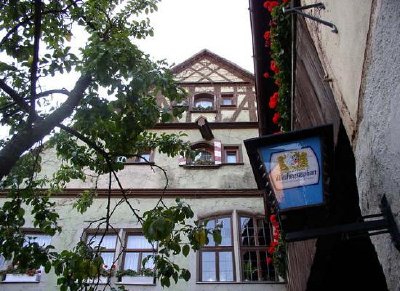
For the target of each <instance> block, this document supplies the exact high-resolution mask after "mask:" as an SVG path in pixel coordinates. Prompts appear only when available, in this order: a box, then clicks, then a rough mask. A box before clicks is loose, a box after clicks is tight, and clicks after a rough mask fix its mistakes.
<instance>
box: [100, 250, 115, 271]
mask: <svg viewBox="0 0 400 291" xmlns="http://www.w3.org/2000/svg"><path fill="white" fill-rule="evenodd" d="M100 256H101V257H102V258H103V262H104V265H106V266H107V267H105V268H106V269H108V268H111V266H112V264H113V262H114V253H101V254H100Z"/></svg>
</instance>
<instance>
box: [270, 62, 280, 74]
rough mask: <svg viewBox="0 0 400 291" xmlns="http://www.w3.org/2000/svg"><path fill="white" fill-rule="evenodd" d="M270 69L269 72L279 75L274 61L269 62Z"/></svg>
mask: <svg viewBox="0 0 400 291" xmlns="http://www.w3.org/2000/svg"><path fill="white" fill-rule="evenodd" d="M270 68H271V71H272V72H274V73H275V74H278V73H279V68H278V66H277V64H276V63H275V61H271V65H270Z"/></svg>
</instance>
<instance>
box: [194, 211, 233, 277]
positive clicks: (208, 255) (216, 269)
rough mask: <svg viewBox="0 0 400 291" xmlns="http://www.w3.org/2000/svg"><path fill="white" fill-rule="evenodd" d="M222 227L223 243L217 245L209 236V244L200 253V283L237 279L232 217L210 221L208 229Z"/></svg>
mask: <svg viewBox="0 0 400 291" xmlns="http://www.w3.org/2000/svg"><path fill="white" fill-rule="evenodd" d="M217 224H221V225H222V229H221V235H222V241H221V243H220V244H216V243H215V242H214V240H213V238H212V236H209V237H208V239H209V244H208V245H207V246H205V247H204V248H203V249H202V250H201V251H200V276H201V277H200V281H203V282H231V281H234V279H235V274H234V267H233V266H234V260H233V240H232V226H231V225H232V223H231V217H219V218H215V219H210V220H209V221H208V223H207V228H214V227H215V226H216V225H217Z"/></svg>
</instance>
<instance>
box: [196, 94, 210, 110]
mask: <svg viewBox="0 0 400 291" xmlns="http://www.w3.org/2000/svg"><path fill="white" fill-rule="evenodd" d="M193 109H195V110H212V109H214V95H212V94H210V93H199V94H196V95H194V97H193Z"/></svg>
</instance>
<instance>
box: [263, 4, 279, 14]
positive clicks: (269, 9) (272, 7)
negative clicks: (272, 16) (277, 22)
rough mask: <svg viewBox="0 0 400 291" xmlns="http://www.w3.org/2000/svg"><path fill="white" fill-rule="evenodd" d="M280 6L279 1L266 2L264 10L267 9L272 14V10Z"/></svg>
mask: <svg viewBox="0 0 400 291" xmlns="http://www.w3.org/2000/svg"><path fill="white" fill-rule="evenodd" d="M278 5H279V3H278V1H265V2H264V8H265V9H267V10H268V12H272V9H274V8H275V7H276V6H278Z"/></svg>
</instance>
